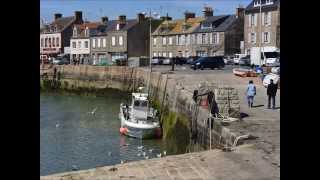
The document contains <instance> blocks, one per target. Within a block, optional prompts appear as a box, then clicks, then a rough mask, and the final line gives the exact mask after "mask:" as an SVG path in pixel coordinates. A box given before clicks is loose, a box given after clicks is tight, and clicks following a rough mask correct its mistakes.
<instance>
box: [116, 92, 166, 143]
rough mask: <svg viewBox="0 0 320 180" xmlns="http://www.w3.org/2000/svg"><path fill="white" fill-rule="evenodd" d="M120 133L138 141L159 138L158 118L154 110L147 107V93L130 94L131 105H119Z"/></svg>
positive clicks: (160, 132)
mask: <svg viewBox="0 0 320 180" xmlns="http://www.w3.org/2000/svg"><path fill="white" fill-rule="evenodd" d="M119 119H120V121H121V127H120V133H121V134H123V135H126V136H130V137H135V138H139V139H152V138H159V137H161V134H162V131H161V128H160V122H159V117H157V112H156V110H155V109H153V108H151V107H149V100H148V94H147V93H132V102H131V105H130V106H129V105H127V104H124V103H121V104H120V113H119Z"/></svg>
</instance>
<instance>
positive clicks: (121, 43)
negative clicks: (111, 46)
mask: <svg viewBox="0 0 320 180" xmlns="http://www.w3.org/2000/svg"><path fill="white" fill-rule="evenodd" d="M119 45H120V46H122V45H123V36H119Z"/></svg>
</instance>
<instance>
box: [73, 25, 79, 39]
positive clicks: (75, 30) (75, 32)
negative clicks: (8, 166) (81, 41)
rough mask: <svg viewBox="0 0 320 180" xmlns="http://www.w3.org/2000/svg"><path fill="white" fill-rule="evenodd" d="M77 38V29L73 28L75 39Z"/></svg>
mask: <svg viewBox="0 0 320 180" xmlns="http://www.w3.org/2000/svg"><path fill="white" fill-rule="evenodd" d="M77 36H78V32H77V28H76V27H74V28H73V37H77Z"/></svg>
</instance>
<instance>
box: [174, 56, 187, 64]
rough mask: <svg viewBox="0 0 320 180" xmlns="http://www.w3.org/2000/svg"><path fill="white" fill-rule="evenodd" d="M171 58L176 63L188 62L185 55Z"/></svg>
mask: <svg viewBox="0 0 320 180" xmlns="http://www.w3.org/2000/svg"><path fill="white" fill-rule="evenodd" d="M171 60H174V62H175V64H180V65H183V64H186V63H187V58H185V57H175V58H171Z"/></svg>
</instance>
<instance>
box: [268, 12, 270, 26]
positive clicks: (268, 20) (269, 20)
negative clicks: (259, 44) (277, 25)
mask: <svg viewBox="0 0 320 180" xmlns="http://www.w3.org/2000/svg"><path fill="white" fill-rule="evenodd" d="M268 25H269V26H271V12H268Z"/></svg>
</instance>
